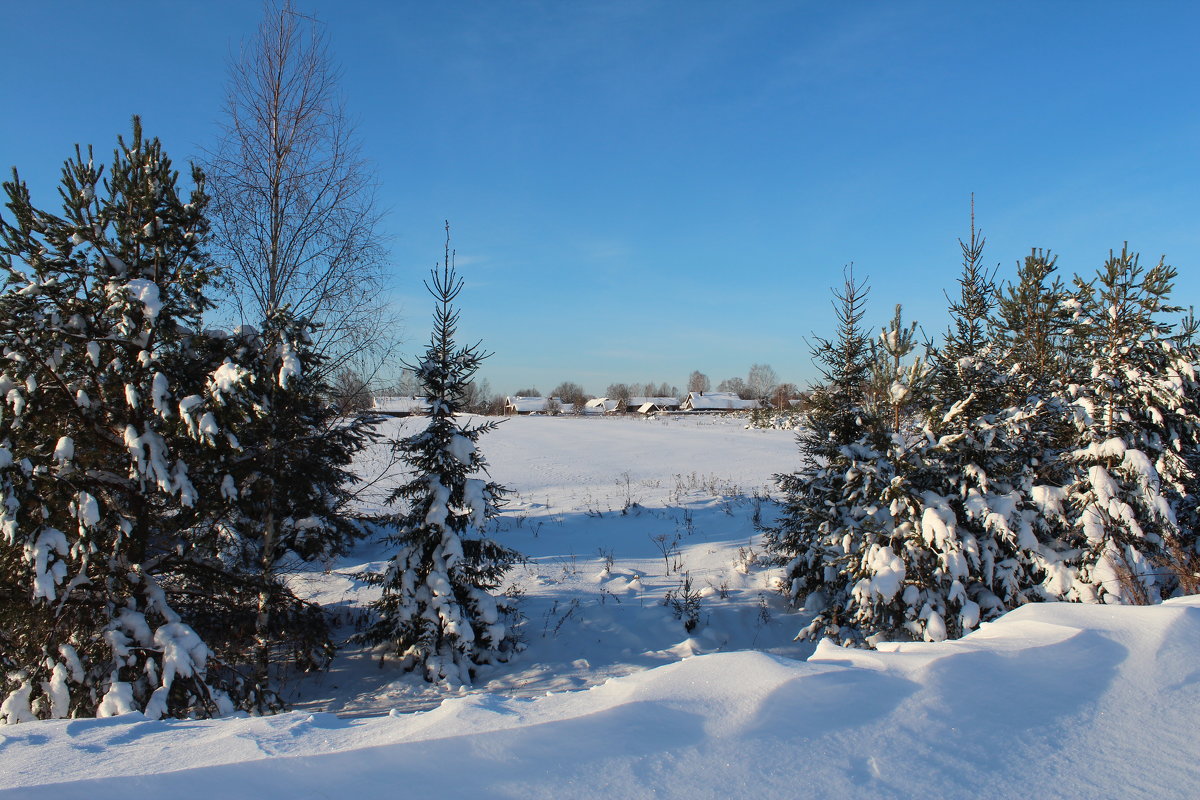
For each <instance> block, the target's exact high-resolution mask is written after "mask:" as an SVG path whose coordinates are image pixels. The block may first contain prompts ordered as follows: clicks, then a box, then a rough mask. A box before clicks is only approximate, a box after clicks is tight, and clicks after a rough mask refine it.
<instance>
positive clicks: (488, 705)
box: [0, 417, 1200, 800]
mask: <svg viewBox="0 0 1200 800" xmlns="http://www.w3.org/2000/svg"><path fill="white" fill-rule="evenodd" d="M417 424H420V422H419V421H416V422H407V423H402V424H398V423H391V425H392V429H391V430H389V433H392V434H396V433H398V431H397V430H396V429H397V428H405V429H412V427H413V426H414V425H417ZM480 444H481V449H482V450H483V451H484V453H485V454H486V455H487V456H488V458H489V460H490V461H491V465H492V474H493V476H494V477H495V478H496V479H497V480H499V481H500V482H502V483H504V484H506V485H508V486H509V487H510V488H511V489H512V490H513V491H514V494H513V496H512V502H511V503H510V505H509V506H508V507H507V509H506V511H505V514H504V515H503V517H502V518H501V520H500V521H499V532H498V534H497V536H498V538H500V539H501V540H502V541H504V542H505V543H507V544H510V545H511V546H513V547H516V548H517V549H519V550H521V551H522V552H524V553H525V554H527V555H528V556H529V562H528V564H526V565H524V566H521V567H518V568H517V569H516V570H515V571H514V572H513V573H512V575H511V583H512V585H513V589H514V591H517V592H519V593H520V594H522V595H523V598H524V599H523V601H522V607H523V611H524V614H525V616H526V622H525V625H524V629H523V630H524V639H525V641H526V643H527V649H526V650H525V651H524V652H523V653H522V654H521V655H520V656H518V657H517V658H516V659H515V660H514V661H512V662H511V663H509V664H506V665H502V666H499V667H495V668H492V669H490V670H489V671H486V672H484V673H482V674H481V675H480V676H479V679H478V681H477V682H476V685H475V686H474V687H471V688H465V689H456V690H453V691H446V690H438V689H436V688H435V687H430V686H428V685H426V684H424V682H423V681H421V680H420V679H419V678H415V677H413V676H407V675H402V674H398V673H396V672H394V671H393V670H392V669H391V668H390V667H389V666H387V665H384V666H383V667H381V666H380V665H379V663H378V661H377V660H376V659H373V658H371V657H370V656H369V654H366V653H363V652H361V651H359V650H355V649H353V648H346V649H344V650H343V651H342V653H341V654H340V655H339V657H338V659H337V660H336V661H335V663H334V665H333V668H332V669H331V670H330V671H329V672H327V673H323V674H321V675H317V676H312V677H309V678H305V679H303V680H298V681H296V682H294V683H293V684H292V685H291V686H289V687H288V690H289V692H290V693H291V694H292V696H293V698H294V700H295V705H296V708H297V710H296V711H293V712H290V713H287V714H281V715H278V716H275V717H267V718H248V717H241V718H232V719H219V720H205V721H149V720H147V719H146V718H144V717H142V716H141V715H129V716H125V717H117V718H112V719H104V720H73V721H52V722H36V723H26V724H21V725H16V726H10V727H5V728H2V729H0V797H14V798H18V797H19V798H63V799H64V800H65V799H66V798H88V799H89V800H104V799H105V798H128V797H138V796H159V795H165V796H169V797H171V798H172V799H173V800H184V799H185V798H222V799H223V800H224V799H225V798H229V799H230V800H238V799H239V798H274V797H280V798H333V797H344V796H347V795H361V796H381V797H382V796H388V797H390V796H400V795H407V794H410V793H414V792H417V793H426V792H436V793H438V795H439V796H444V797H457V796H466V795H468V794H470V795H472V796H477V797H555V798H558V797H594V796H612V797H650V796H665V797H670V796H680V797H717V796H722V797H747V796H756V797H759V796H761V797H841V796H854V797H917V796H920V797H926V796H944V797H967V796H972V797H975V796H978V797H1029V796H1048V797H1085V796H1086V797H1118V796H1119V797H1156V798H1157V797H1182V796H1188V795H1191V794H1193V793H1194V792H1195V787H1196V786H1198V785H1200V722H1197V711H1198V710H1200V667H1198V666H1197V665H1200V598H1186V599H1183V600H1176V601H1171V602H1169V603H1166V604H1164V605H1162V606H1157V607H1149V608H1134V607H1111V606H1101V607H1086V606H1079V605H1067V604H1046V605H1040V606H1026V607H1024V608H1022V609H1020V610H1018V611H1016V612H1014V613H1011V614H1009V615H1007V616H1006V617H1004V618H1002V619H1001V620H999V621H997V622H994V623H990V624H985V625H984V626H982V628H981V629H980V630H979V631H977V632H975V633H973V634H971V635H970V636H968V637H967V638H965V639H963V640H960V641H957V642H946V643H940V644H905V645H902V646H893V647H887V646H884V647H881V648H880V651H878V652H865V651H853V650H843V649H841V648H837V647H832V646H828V645H826V644H823V645H821V646H820V647H818V648H816V652H815V653H813V646H812V645H804V644H796V643H794V642H792V636H794V634H795V632H796V631H797V630H798V629H799V628H800V627H802V626H803V624H804V619H803V617H801V616H800V615H796V614H794V613H791V612H789V611H788V610H787V609H785V608H783V607H782V605H781V604H780V600H779V598H778V597H777V596H776V595H775V594H774V593H772V592H771V591H770V586H771V583H772V580H773V577H774V576H773V572H772V570H771V569H769V568H766V567H764V566H762V565H761V564H760V563H758V556H759V555H760V548H759V546H758V538H757V536H756V535H755V532H754V519H755V518H756V517H757V516H759V515H762V516H763V517H766V518H768V519H769V518H770V517H771V515H772V514H773V513H774V512H773V507H772V504H771V503H770V502H769V500H765V499H764V497H765V494H766V492H767V491H768V489H769V486H770V483H771V476H772V474H774V473H776V472H781V471H790V470H793V469H795V467H796V464H797V454H796V448H795V444H794V442H793V439H792V434H791V433H788V432H783V431H761V430H745V429H744V428H743V427H742V425H741V423H739V422H737V421H733V420H726V419H722V418H717V417H712V418H693V419H687V420H681V419H674V418H660V419H653V420H641V419H637V420H628V419H574V418H519V419H513V420H509V421H507V422H505V423H504V424H503V425H502V426H501V427H500V428H499V430H497V431H496V432H495V433H492V434H489V435H488V436H486V437H484V438H483V440H482V441H481V443H480ZM381 456H382V453H381V452H379V453H376V454H373V456H372V455H368V457H366V458H364V459H363V465H362V472H363V473H364V474H370V473H371V472H372V470H373V469H375V467H376V466H377V464H378V463H380V462H381V458H380V457H381ZM386 556H387V553H386V550H384V549H382V548H380V547H379V546H378V545H374V544H364V545H363V546H362V547H360V548H359V550H358V551H357V552H355V553H354V554H352V555H351V556H350V557H348V558H346V559H343V560H342V561H340V562H338V563H335V564H330V565H327V566H328V567H329V569H328V571H323V570H321V569H320V568H319V567H318V568H316V569H314V570H313V571H312V572H306V573H304V574H301V575H297V576H296V577H295V580H296V581H297V583H298V586H300V587H302V588H303V591H305V592H306V593H307V594H308V595H309V596H312V597H316V598H319V599H321V600H322V602H324V603H326V604H327V605H328V606H329V607H330V608H331V609H332V610H334V611H335V612H336V613H338V614H339V615H340V616H341V618H343V619H344V620H346V621H349V620H350V619H351V618H352V617H353V616H354V614H355V611H356V610H357V609H358V608H359V607H360V606H361V604H362V602H364V601H365V600H366V599H369V595H368V590H362V589H361V587H360V586H359V584H358V583H357V582H356V581H355V580H354V579H353V578H352V577H351V576H352V574H353V573H356V572H358V571H360V570H362V569H363V568H365V567H370V566H372V565H376V564H381V563H382V562H383V561H384V560H385V559H386ZM684 575H686V576H687V577H688V578H690V580H691V584H692V587H693V590H694V591H695V592H697V593H698V594H699V596H700V607H699V614H698V624H697V627H696V629H695V631H694V632H693V633H692V634H688V633H687V632H686V631H685V630H684V626H683V622H682V621H681V620H680V619H678V618H677V617H676V614H675V613H674V611H673V610H672V608H671V607H669V606H667V605H664V603H663V600H664V596H665V595H666V593H667V591H668V590H677V589H679V587H680V584H681V581H682V580H683V577H684ZM349 631H350V628H349V627H347V628H346V629H345V630H344V633H346V634H348V633H349Z"/></svg>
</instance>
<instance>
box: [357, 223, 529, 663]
mask: <svg viewBox="0 0 1200 800" xmlns="http://www.w3.org/2000/svg"><path fill="white" fill-rule="evenodd" d="M462 287H463V282H462V279H461V278H459V276H458V274H457V272H456V270H455V268H454V265H453V260H452V255H451V252H450V227H449V224H447V226H446V253H445V260H444V261H443V262H442V265H441V267H440V268H436V267H435V268H434V269H433V270H432V271H431V275H430V280H429V281H427V282H426V288H427V289H428V290H429V292H430V294H432V295H433V297H434V298H435V300H436V309H435V311H434V325H433V333H432V335H431V337H430V340H429V345H428V347H427V348H426V350H425V356H424V358H423V359H422V360H421V362H420V363H419V364H416V365H412V368H413V369H414V371H415V372H416V375H417V377H418V379H419V380H420V382H421V384H422V387H423V388H424V391H425V394H426V396H427V397H428V398H429V411H428V412H427V414H428V420H429V421H428V424H427V426H426V428H425V429H424V430H423V431H421V432H420V433H417V434H415V435H413V436H410V437H408V438H406V439H404V440H402V441H399V442H396V443H395V445H394V446H395V448H396V449H397V451H398V453H399V455H400V457H401V459H402V460H403V461H404V463H406V464H407V465H408V466H409V467H410V468H411V470H412V474H413V477H412V479H411V480H410V481H409V482H408V483H405V484H404V485H402V486H400V487H398V488H397V489H396V490H395V491H394V492H393V493H392V495H391V498H390V501H389V502H393V503H394V502H402V503H404V504H405V505H406V509H405V510H404V512H403V513H401V514H400V515H399V517H397V518H396V519H395V521H394V527H395V533H394V534H392V535H391V536H390V537H389V540H388V541H389V542H390V543H392V544H395V545H396V546H397V547H398V549H397V552H396V554H395V555H394V556H392V558H391V559H390V560H389V562H388V566H387V569H386V570H385V571H384V572H383V573H382V574H376V575H372V576H368V578H369V580H370V581H371V582H373V583H376V584H379V585H381V586H382V588H383V595H382V597H381V598H380V599H379V600H378V601H377V602H375V603H373V604H372V607H373V609H374V610H375V612H376V614H377V619H376V621H375V622H373V623H372V624H371V625H370V626H369V627H368V628H367V629H366V630H365V631H363V633H362V634H360V637H359V638H360V640H361V641H364V642H366V643H368V644H373V645H383V646H385V648H386V652H387V653H388V654H391V655H394V656H397V657H399V658H400V659H401V660H402V664H403V666H404V667H405V668H406V669H417V668H420V669H421V670H423V672H424V675H425V678H426V679H427V680H429V681H447V682H450V683H469V682H470V681H471V680H473V678H474V672H475V668H476V667H477V666H480V665H484V664H490V663H494V662H497V661H504V660H506V659H507V658H508V657H509V655H510V654H511V653H512V652H513V651H514V650H515V649H516V648H517V646H518V642H517V640H516V638H515V632H514V629H513V625H512V624H511V622H512V618H513V616H514V615H515V607H514V606H513V604H512V603H511V602H509V601H507V600H505V599H503V598H498V597H496V596H495V595H494V594H493V592H494V591H495V590H496V589H497V588H498V587H499V585H500V581H501V580H502V578H503V576H504V574H505V573H506V572H507V570H508V569H509V568H510V567H511V566H512V564H513V563H514V562H515V561H516V560H517V559H519V558H520V556H519V555H518V554H517V553H516V552H515V551H513V550H511V549H509V548H507V547H504V546H503V545H500V544H499V543H497V542H495V541H494V540H492V539H490V538H488V537H487V536H486V535H485V534H484V533H483V528H484V525H485V524H486V523H487V521H488V520H489V519H492V518H493V517H495V516H496V514H497V513H498V505H499V504H500V503H501V502H503V497H504V494H505V493H506V490H505V489H504V487H502V486H500V485H499V484H497V483H496V482H495V481H492V480H490V479H487V478H486V477H472V476H486V473H487V462H486V461H485V459H484V457H483V454H482V453H480V452H479V450H478V448H477V446H476V445H477V443H478V441H479V438H480V436H482V435H483V434H485V433H487V432H488V431H490V430H493V429H494V428H495V427H496V425H497V424H498V423H497V422H495V421H491V422H485V423H482V424H479V425H470V424H464V423H460V422H459V421H458V420H457V419H456V415H457V414H458V413H459V411H460V409H461V402H462V396H463V393H464V391H465V390H466V387H467V386H468V384H469V383H470V381H471V377H472V376H473V375H474V374H475V372H476V371H477V370H478V368H479V365H480V363H481V362H482V361H483V360H484V359H485V358H487V357H488V356H489V355H490V354H489V353H486V352H484V351H483V350H481V349H480V345H479V344H478V343H477V344H475V345H472V346H466V347H460V346H458V345H456V344H455V341H454V336H455V333H456V330H457V327H458V319H459V312H458V310H457V309H455V308H454V306H453V303H454V300H455V299H456V298H457V297H458V295H459V293H460V292H461V291H462Z"/></svg>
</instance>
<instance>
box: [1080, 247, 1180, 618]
mask: <svg viewBox="0 0 1200 800" xmlns="http://www.w3.org/2000/svg"><path fill="white" fill-rule="evenodd" d="M1176 274H1177V273H1176V271H1175V270H1174V269H1173V268H1172V267H1169V266H1167V265H1166V264H1164V263H1163V262H1162V261H1159V263H1158V264H1157V265H1155V266H1154V267H1152V268H1151V269H1149V270H1145V269H1143V268H1142V267H1141V266H1140V265H1139V263H1138V257H1137V255H1135V254H1131V253H1130V252H1129V251H1128V249H1127V248H1122V250H1121V253H1120V254H1119V255H1117V254H1110V257H1109V259H1108V262H1107V263H1106V264H1105V266H1104V267H1103V268H1102V269H1101V270H1100V272H1099V274H1098V275H1097V277H1096V278H1095V279H1094V280H1093V281H1092V282H1090V283H1086V282H1084V281H1082V280H1080V279H1076V283H1077V286H1078V289H1079V291H1078V294H1077V297H1076V301H1077V302H1076V305H1075V323H1076V325H1077V326H1078V328H1079V330H1080V332H1081V333H1082V335H1083V353H1084V357H1085V358H1086V362H1087V364H1088V366H1089V367H1090V374H1089V375H1088V376H1087V377H1086V378H1085V380H1084V382H1083V383H1081V384H1079V385H1074V386H1072V387H1070V388H1069V390H1068V392H1069V397H1070V399H1071V402H1072V403H1073V406H1074V409H1075V421H1076V426H1077V430H1078V437H1079V438H1078V441H1077V445H1078V447H1077V449H1075V450H1074V451H1072V452H1070V453H1067V454H1065V460H1066V461H1067V462H1068V463H1069V464H1070V465H1071V466H1072V467H1073V468H1074V480H1073V481H1072V482H1071V483H1070V484H1069V485H1068V486H1067V487H1065V489H1064V491H1063V492H1062V496H1063V497H1062V499H1063V500H1064V501H1065V502H1063V503H1061V504H1060V506H1061V507H1064V510H1065V511H1066V513H1067V514H1068V515H1069V516H1068V519H1069V521H1070V523H1071V527H1072V528H1074V529H1075V531H1076V534H1077V535H1076V539H1075V544H1076V545H1077V547H1078V548H1079V551H1078V553H1079V562H1078V574H1077V575H1076V579H1075V582H1074V584H1073V586H1072V587H1071V589H1070V591H1069V592H1068V594H1067V596H1068V598H1070V599H1078V600H1083V601H1085V602H1097V601H1098V602H1138V603H1145V602H1153V601H1155V600H1158V599H1160V598H1162V597H1165V596H1168V595H1169V594H1170V593H1172V592H1173V591H1175V590H1176V589H1177V588H1178V585H1179V583H1180V580H1179V578H1180V571H1179V570H1178V569H1171V568H1170V566H1171V565H1172V564H1177V565H1178V564H1182V565H1183V566H1184V569H1183V573H1184V574H1183V576H1182V577H1183V578H1184V581H1183V582H1184V583H1187V582H1188V581H1189V579H1190V576H1189V574H1188V573H1189V571H1190V570H1191V569H1193V568H1194V561H1193V559H1194V556H1195V554H1196V547H1197V538H1196V537H1197V531H1196V529H1195V528H1194V527H1185V526H1181V525H1180V519H1179V513H1180V511H1183V512H1184V513H1185V514H1186V513H1187V509H1188V508H1189V503H1191V502H1192V500H1191V497H1192V496H1193V495H1194V491H1195V489H1196V488H1197V474H1196V471H1195V470H1196V462H1195V458H1194V454H1195V451H1196V448H1197V444H1198V443H1200V415H1198V411H1200V383H1197V380H1196V370H1195V365H1196V363H1197V356H1198V355H1200V353H1198V352H1197V349H1196V348H1195V346H1194V345H1192V344H1191V343H1190V342H1180V341H1179V340H1178V339H1175V338H1174V337H1173V336H1172V333H1173V329H1174V326H1173V325H1171V324H1169V323H1168V322H1166V321H1165V320H1164V319H1163V318H1162V315H1164V314H1168V313H1175V312H1178V311H1180V310H1181V309H1179V308H1178V307H1173V306H1171V305H1170V304H1169V301H1170V293H1171V290H1172V288H1173V283H1174V279H1175V276H1176ZM1189 521H1190V520H1189ZM1189 561H1191V562H1192V565H1193V566H1187V565H1188V562H1189Z"/></svg>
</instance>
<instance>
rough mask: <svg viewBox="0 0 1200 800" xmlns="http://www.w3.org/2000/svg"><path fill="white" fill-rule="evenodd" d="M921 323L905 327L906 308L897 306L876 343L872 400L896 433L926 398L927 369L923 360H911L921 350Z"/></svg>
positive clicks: (872, 364) (877, 411) (872, 372)
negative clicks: (924, 395)
mask: <svg viewBox="0 0 1200 800" xmlns="http://www.w3.org/2000/svg"><path fill="white" fill-rule="evenodd" d="M917 327H918V326H917V323H915V322H913V323H910V324H908V325H905V324H904V317H903V309H902V308H901V307H900V304H899V303H897V304H896V312H895V314H894V315H893V317H892V321H891V322H890V323H889V324H888V325H886V326H884V328H883V330H882V331H881V332H880V334H879V338H878V339H877V340H876V341H875V342H873V343H872V347H871V352H872V358H871V382H870V385H871V391H870V394H871V398H870V399H871V401H872V404H873V405H874V406H875V409H876V410H875V413H876V414H877V415H878V416H879V417H880V418H882V419H886V420H887V421H888V425H889V426H890V428H891V431H892V433H893V434H897V433H899V432H900V430H901V425H902V421H903V418H904V416H905V412H906V411H907V410H909V409H911V408H913V407H914V406H917V405H919V404H920V403H921V401H922V400H923V399H924V398H923V394H924V389H925V382H926V376H927V368H926V365H925V359H924V358H923V357H917V358H914V359H913V360H912V361H911V362H910V363H908V364H906V363H905V359H907V358H908V357H909V356H910V355H911V354H912V353H913V352H914V351H915V350H916V349H917V341H916V335H917Z"/></svg>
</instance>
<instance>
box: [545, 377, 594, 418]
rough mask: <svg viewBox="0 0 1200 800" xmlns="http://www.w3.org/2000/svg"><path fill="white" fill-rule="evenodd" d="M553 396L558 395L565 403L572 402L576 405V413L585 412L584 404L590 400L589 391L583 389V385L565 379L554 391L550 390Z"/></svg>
mask: <svg viewBox="0 0 1200 800" xmlns="http://www.w3.org/2000/svg"><path fill="white" fill-rule="evenodd" d="M550 396H551V397H557V398H558V399H559V400H561V401H563V403H571V404H573V405H574V406H575V413H576V414H580V413H582V412H583V406H584V405H585V404H586V403H587V401H588V396H587V393H586V392H584V391H583V387H582V386H580V385H579V384H578V383H574V382H572V381H563V382H562V383H560V384H559V385H558V386H555V387H554V391H552V392H550Z"/></svg>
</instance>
